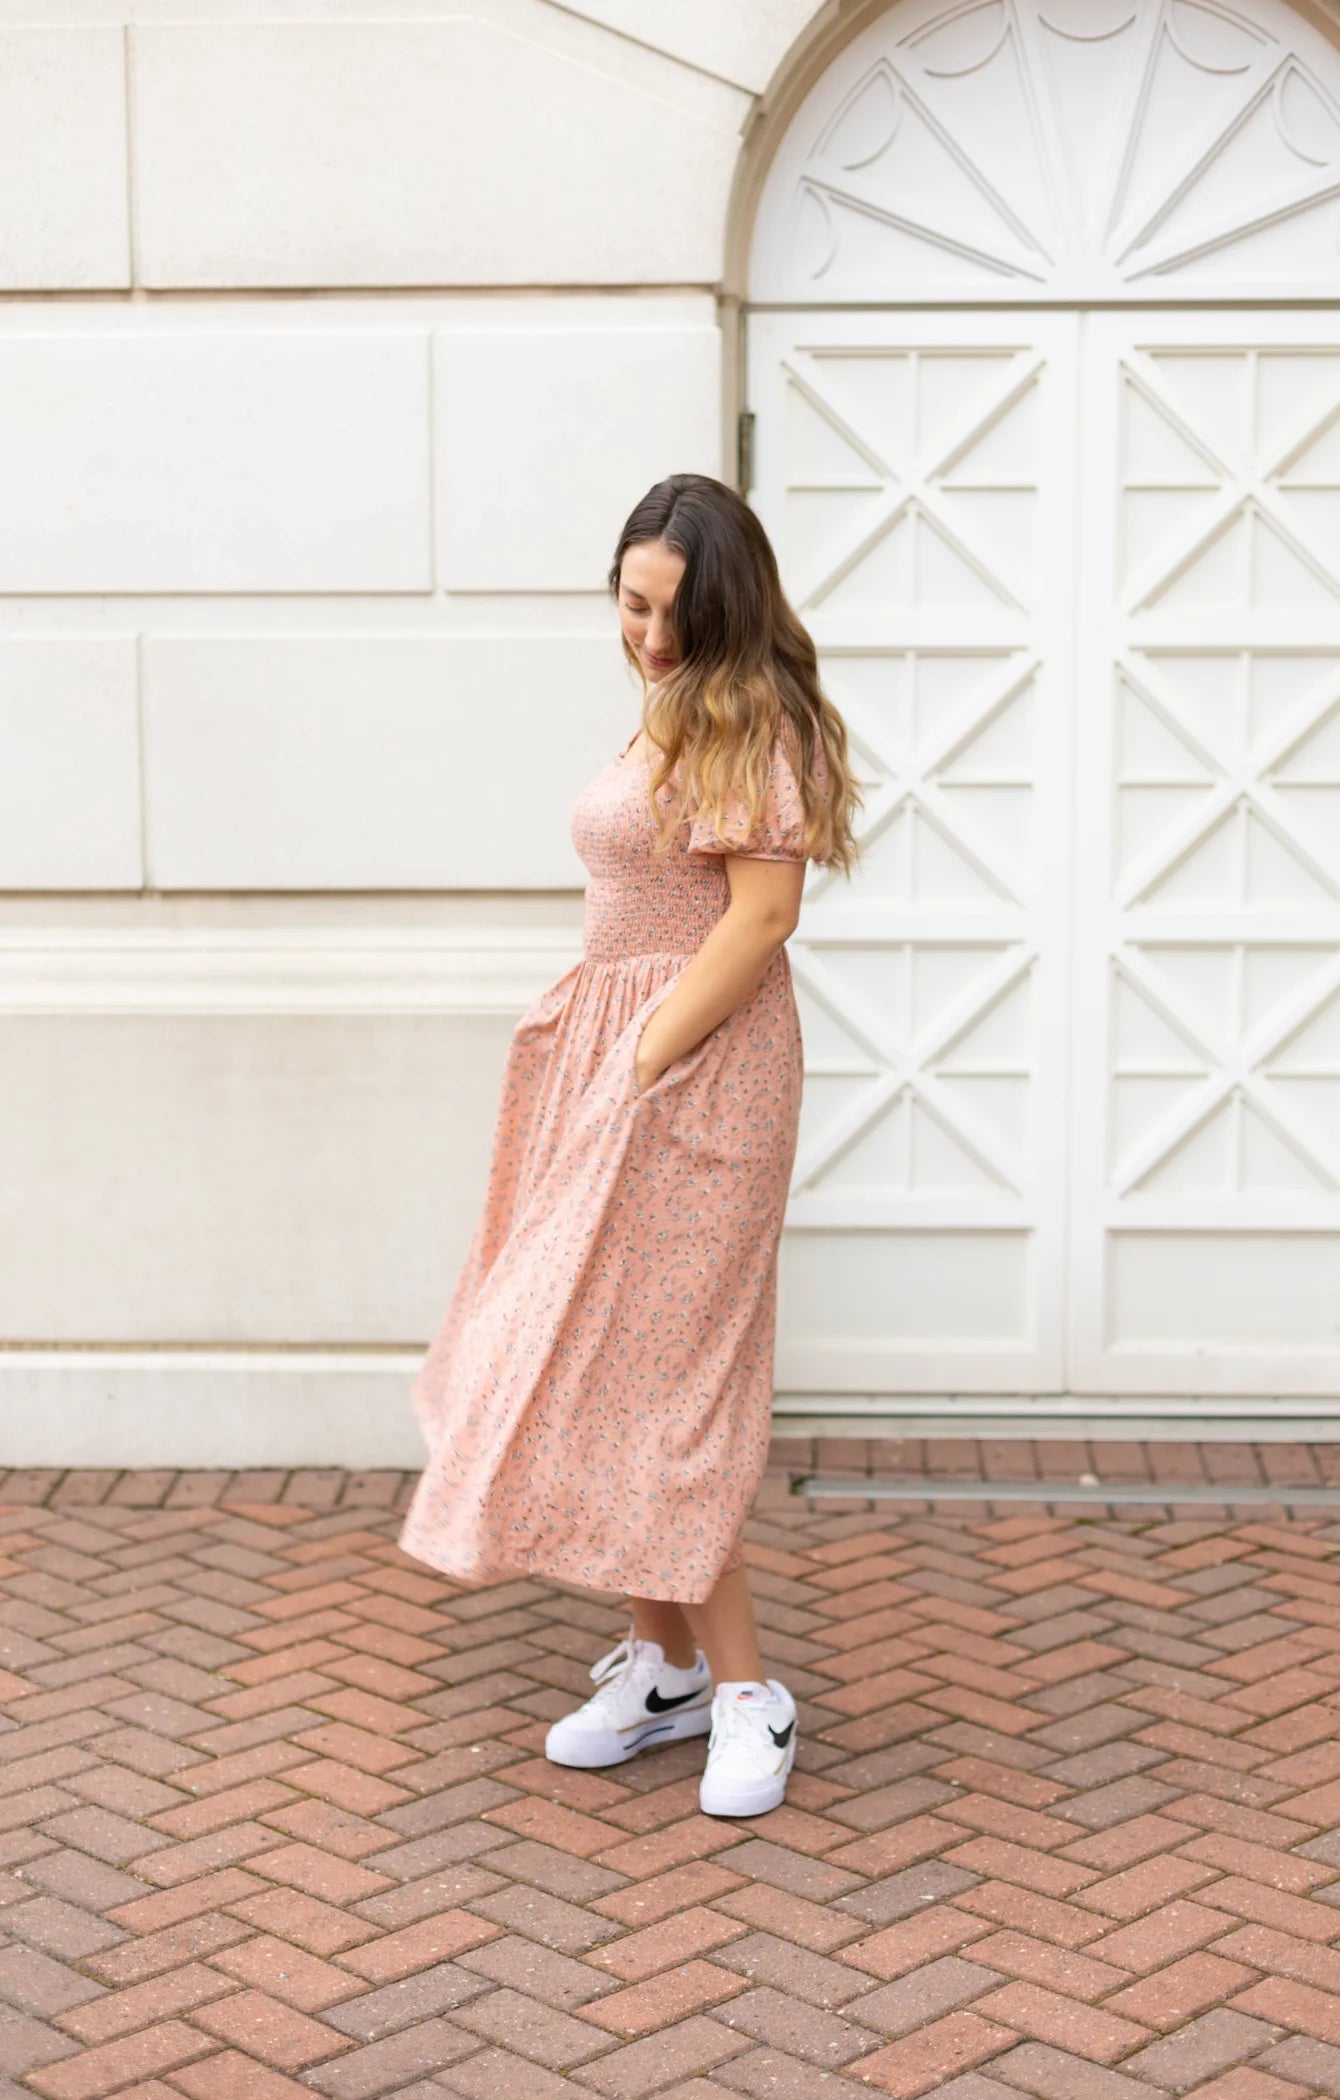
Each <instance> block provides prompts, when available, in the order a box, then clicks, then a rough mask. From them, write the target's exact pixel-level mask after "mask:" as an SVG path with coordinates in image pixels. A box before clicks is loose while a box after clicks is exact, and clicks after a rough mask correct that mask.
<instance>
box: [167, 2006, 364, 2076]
mask: <svg viewBox="0 0 1340 2100" xmlns="http://www.w3.org/2000/svg"><path fill="white" fill-rule="evenodd" d="M192 2019H193V2020H194V2022H195V2024H196V2026H197V2027H203V2028H204V2030H205V2032H206V2033H207V2034H212V2035H216V2036H217V2037H218V2039H219V2040H220V2041H222V2042H227V2043H228V2044H229V2045H230V2046H231V2047H232V2048H235V2049H240V2050H242V2051H243V2052H244V2054H246V2055H247V2056H254V2057H257V2058H259V2060H260V2062H261V2063H263V2064H268V2065H270V2066H271V2068H272V2069H274V2070H277V2071H305V2070H307V2069H308V2068H309V2067H310V2066H311V2065H312V2064H319V2063H324V2062H325V2061H326V2059H327V2058H328V2057H331V2056H339V2055H342V2054H343V2053H344V2051H345V2050H347V2049H352V2048H353V2047H354V2046H355V2045H354V2043H353V2042H352V2041H351V2040H350V2039H349V2037H348V2036H347V2035H343V2034H337V2033H336V2032H335V2030H334V2028H332V2027H327V2026H326V2025H324V2023H323V2022H322V2021H320V2020H309V2019H308V2017H307V2015H306V2013H300V2012H298V2011H297V2010H296V2008H295V2007H293V2006H291V2005H285V2004H283V2003H282V2002H281V2000H280V1999H278V1998H271V1997H270V1996H269V1995H268V1994H267V1993H266V1992H265V1991H256V1990H243V1991H234V1992H233V1993H232V1995H231V1996H230V1997H227V1998H221V1999H219V2001H218V2002H217V2003H216V2004H214V2005H206V2006H202V2007H201V2008H200V2009H199V2010H197V2011H196V2012H195V2013H193V2014H192Z"/></svg>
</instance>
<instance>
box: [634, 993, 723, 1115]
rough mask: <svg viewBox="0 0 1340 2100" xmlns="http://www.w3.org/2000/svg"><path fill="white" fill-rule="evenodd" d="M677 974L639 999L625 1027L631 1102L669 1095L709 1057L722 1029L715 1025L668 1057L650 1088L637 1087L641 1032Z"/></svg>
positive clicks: (719, 1025) (719, 1024)
mask: <svg viewBox="0 0 1340 2100" xmlns="http://www.w3.org/2000/svg"><path fill="white" fill-rule="evenodd" d="M681 975H682V972H681V971H679V970H676V972H675V974H674V976H673V977H671V978H669V979H668V980H667V982H666V983H665V984H660V985H658V986H657V987H656V990H655V991H654V992H653V993H652V995H651V997H650V998H649V999H644V1000H643V1002H642V1004H641V1006H640V1007H639V1008H638V1010H637V1012H636V1014H635V1015H634V1016H633V1019H632V1020H631V1021H630V1022H629V1024H628V1037H627V1044H626V1055H625V1063H626V1068H627V1073H628V1086H629V1091H630V1092H631V1094H632V1096H633V1099H634V1101H650V1100H652V1099H658V1100H659V1099H660V1097H661V1096H662V1095H663V1094H667V1093H670V1092H672V1091H673V1090H674V1089H675V1087H676V1086H678V1085H679V1083H680V1082H681V1081H682V1080H684V1079H687V1078H688V1076H689V1074H690V1073H692V1072H695V1071H696V1070H697V1069H698V1066H699V1065H700V1064H701V1063H702V1062H703V1060H704V1058H706V1057H710V1056H711V1054H712V1050H713V1047H714V1045H715V1043H716V1041H717V1038H718V1036H719V1035H720V1033H721V1030H722V1029H723V1028H724V1026H725V1022H719V1023H718V1025H717V1026H716V1027H715V1028H709V1029H708V1031H707V1034H706V1035H704V1036H700V1037H699V1039H698V1041H697V1042H696V1043H691V1044H690V1045H689V1047H688V1049H687V1050H681V1052H680V1054H679V1056H678V1057H672V1058H671V1060H670V1062H669V1064H668V1065H666V1067H665V1068H664V1070H663V1071H661V1072H659V1073H658V1074H657V1076H656V1078H655V1079H653V1080H652V1082H651V1085H650V1086H644V1087H640V1086H639V1085H638V1083H637V1053H638V1049H639V1046H640V1045H641V1042H642V1036H643V1032H644V1030H645V1028H646V1026H647V1023H648V1021H649V1020H650V1019H651V1017H652V1015H653V1014H654V1013H655V1011H656V1009H657V1007H658V1006H659V1005H660V1003H661V1001H662V999H665V998H667V997H668V996H669V994H670V993H671V992H672V991H673V990H674V988H675V986H676V984H678V982H679V979H680V976H681Z"/></svg>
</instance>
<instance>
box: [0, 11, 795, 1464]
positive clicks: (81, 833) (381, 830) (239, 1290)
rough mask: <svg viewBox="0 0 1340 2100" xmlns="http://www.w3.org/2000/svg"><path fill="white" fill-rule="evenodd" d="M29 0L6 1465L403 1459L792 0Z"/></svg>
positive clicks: (4, 181) (10, 120) (15, 104)
mask: <svg viewBox="0 0 1340 2100" xmlns="http://www.w3.org/2000/svg"><path fill="white" fill-rule="evenodd" d="M36 12H37V11H36V10H34V9H32V8H31V6H30V5H29V6H21V5H19V4H18V0H0V189H2V190H3V194H4V197H5V208H4V211H3V213H0V294H3V297H0V459H2V460H3V461H4V472H3V474H0V1162H3V1166H2V1167H0V1344H2V1345H3V1351H2V1352H0V1366H2V1367H0V1465H2V1464H5V1463H11V1464H25V1463H58V1464H59V1463H66V1464H78V1463H88V1464H109V1463H110V1464H116V1463H121V1464H143V1463H151V1462H161V1463H168V1464H171V1463H183V1464H189V1463H197V1464H199V1463H212V1462H217V1463H235V1464H239V1465H240V1464H245V1463H262V1462H267V1461H268V1462H279V1463H283V1462H286V1461H287V1462H293V1463H300V1462H303V1461H306V1460H324V1461H326V1462H331V1463H335V1462H341V1461H343V1462H347V1463H353V1464H376V1463H386V1464H397V1463H400V1464H413V1463H415V1462H416V1460H417V1458H418V1456H419V1454H420V1449H421V1447H420V1445H419V1442H418V1437H417V1431H416V1430H415V1429H414V1427H413V1426H412V1423H411V1421H410V1416H409V1409H408V1383H409V1379H410V1376H411V1375H412V1371H413V1368H414V1366H415V1364H416V1363H417V1361H418V1358H419V1356H420V1354H421V1352H422V1349H423V1346H424V1345H425V1343H426V1341H427V1338H428V1336H429V1334H430V1332H431V1330H432V1327H433V1325H434V1324H435V1322H436V1320H437V1318H438V1317H439V1315H440V1312H441V1310H442V1308H443V1305H444V1303H445V1299H446V1295H447V1292H448V1290H449V1288H450V1285H451V1282H452V1280H453V1278H454V1273H455V1267H456V1263H457V1262H458V1260H459V1257H460V1254H461V1253H462V1252H463V1250H464V1246H465V1241H466V1237H467V1235H468V1231H469V1229H470V1226H471V1224H472V1222H473V1217H474V1213H475V1210H476V1207H477V1203H478V1199H479V1197H480V1195H481V1193H482V1177H483V1163H484V1158H485V1152H486V1145H487V1139H488V1135H489V1132H490V1128H491V1122H492V1116H493V1110H494V1106H495V1101H496V1090H497V1081H498V1075H499V1067H500V1061H501V1055H502V1049H503V1046H504V1044H505V1041H506V1037H507V1034H508V1032H509V1029H510V1026H511V1023H512V1021H513V1020H514V1018H515V1016H516V1014H517V1013H518V1012H519V1011H520V1010H521V1008H522V1007H523V1006H524V1005H525V1003H526V1002H527V1001H528V1000H529V998H530V997H531V996H533V994H534V992H535V991H537V990H538V989H539V988H540V987H541V985H543V984H544V983H546V982H548V981H550V980H551V979H552V978H553V977H555V976H557V975H558V974H559V972H560V971H561V970H563V969H565V968H566V967H567V966H568V964H569V962H570V961H572V960H573V959H575V956H576V954H577V952H578V943H579V929H580V921H581V909H582V898H581V887H582V883H583V881H584V872H583V870H582V867H581V864H580V862H579V861H578V859H577V857H576V854H575V853H574V851H573V848H572V845H571V841H570V838H569V835H568V818H569V811H570V806H571V801H572V798H573V795H574V794H575V792H576V790H577V788H578V787H579V786H580V785H581V783H582V782H583V781H584V780H585V779H586V778H588V777H589V775H590V773H591V772H593V771H594V770H595V768H596V767H597V766H598V765H600V764H601V763H603V761H604V760H605V759H606V758H607V757H608V756H610V755H611V754H612V752H613V751H615V750H616V749H617V748H618V747H619V745H620V744H621V743H622V742H623V741H624V740H625V738H626V736H627V735H628V734H630V733H631V728H632V726H634V725H635V721H636V694H635V690H634V688H633V687H632V685H631V684H630V682H629V680H628V678H627V675H626V673H625V671H624V668H623V665H622V660H621V656H620V651H619V647H618V643H617V638H616V627H615V622H614V617H613V613H612V610H611V608H610V606H609V604H608V601H607V599H606V596H605V592H604V583H603V578H604V571H605V568H606V566H607V564H608V560H609V556H610V551H611V549H612V546H613V543H614V540H615V537H616V536H617V532H618V529H619V526H620V525H621V523H622V521H623V518H624V516H625V514H626V512H627V511H628V509H629V508H630V507H631V506H632V504H633V503H634V502H635V501H636V500H637V498H638V497H639V496H640V495H641V494H642V493H643V491H644V490H645V488H646V487H647V486H648V485H649V484H650V483H651V482H652V481H653V480H656V479H658V478H660V477H661V476H662V475H664V474H666V473H669V472H672V471H674V470H676V469H683V468H691V469H697V470H701V471H706V472H711V473H720V474H723V475H727V476H728V475H730V474H731V473H732V472H733V460H732V459H729V458H728V456H727V451H728V448H727V447H726V445H725V444H724V442H723V432H724V431H725V430H726V428H727V427H728V424H729V420H730V416H731V413H732V409H733V393H732V382H731V364H730V360H731V341H732V338H731V335H730V331H729V326H728V322H729V316H728V315H727V314H724V313H723V311H722V310H721V308H720V304H719V292H720V289H721V283H722V277H723V268H724V265H723V257H724V255H725V253H726V249H727V243H728V238H729V233H730V226H729V215H730V203H731V195H732V185H733V184H734V183H735V181H736V175H737V167H738V163H739V159H740V154H741V134H742V130H743V128H744V127H745V125H746V124H747V122H748V120H749V118H750V116H751V113H752V112H753V111H754V109H755V107H756V102H757V97H758V95H759V93H760V91H761V90H762V89H763V88H764V87H765V86H766V84H767V82H768V80H769V79H770V78H771V77H772V75H773V73H774V71H775V69H776V67H777V65H778V63H779V61H780V60H781V58H782V57H783V55H784V53H785V52H786V50H787V48H788V46H789V45H790V44H791V43H792V41H793V39H794V38H795V37H796V36H797V35H798V34H799V33H800V32H801V30H802V29H804V27H805V26H806V24H807V23H808V22H809V21H810V19H811V17H815V16H817V15H819V14H820V13H821V12H822V10H820V9H819V8H817V7H816V6H814V5H813V4H812V0H676V4H675V5H674V6H673V7H671V6H667V5H665V4H664V0H591V4H589V5H574V4H571V0H568V4H564V5H549V4H547V0H476V4H474V5H472V6H471V7H469V8H468V9H461V8H452V7H450V6H449V5H447V4H446V0H441V4H428V0H394V4H391V0H359V4H352V0H306V4H303V0H298V4H289V5H286V7H285V9H284V11H283V12H284V19H283V20H282V21H279V20H275V19H274V14H273V11H271V10H269V9H268V8H266V7H264V6H263V5H262V4H261V0H250V4H243V0H173V4H169V0H152V4H151V0H123V4H120V5H117V4H115V0H48V4H46V5H44V7H43V8H42V10H41V19H40V23H37V24H34V22H33V15H34V14H35V13H36Z"/></svg>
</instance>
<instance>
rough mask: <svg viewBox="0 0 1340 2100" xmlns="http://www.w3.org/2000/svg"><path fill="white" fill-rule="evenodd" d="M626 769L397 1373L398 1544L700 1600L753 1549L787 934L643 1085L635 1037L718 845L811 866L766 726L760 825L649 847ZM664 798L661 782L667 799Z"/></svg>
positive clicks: (764, 1417) (512, 1054) (697, 906)
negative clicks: (453, 1246) (406, 1448)
mask: <svg viewBox="0 0 1340 2100" xmlns="http://www.w3.org/2000/svg"><path fill="white" fill-rule="evenodd" d="M647 787H648V767H647V762H646V760H645V759H643V758H641V757H634V758H629V757H628V756H626V755H625V756H622V757H620V758H617V759H613V760H611V761H610V762H609V764H608V765H606V766H605V767H604V768H602V770H601V771H600V772H599V773H598V774H597V775H596V777H595V778H594V780H592V781H590V782H589V783H588V785H587V786H586V787H585V788H584V789H583V790H582V793H581V794H580V796H579V797H578V799H577V802H576V805H575V807H574V809H573V812H572V825H571V829H572V839H573V843H574V845H575V847H576V849H577V851H578V853H579V854H580V856H581V858H582V860H583V862H584V864H585V866H586V868H587V871H588V876H589V881H588V886H587V892H586V909H585V920H584V925H583V935H582V959H581V961H580V962H578V963H577V964H575V965H574V967H573V968H572V969H570V970H568V971H567V972H565V974H564V975H563V976H562V977H560V978H559V979H558V980H557V982H556V983H554V984H552V985H550V986H549V987H548V989H547V990H545V991H544V992H542V993H541V994H540V996H539V998H538V999H537V1000H535V1001H534V1003H533V1004H532V1005H531V1007H530V1008H529V1010H528V1011H527V1012H526V1013H525V1014H523V1016H522V1018H521V1020H520V1021H519V1022H518V1023H517V1026H516V1028H515V1030H514V1031H513V1035H512V1040H511V1043H510V1045H509V1048H508V1051H507V1056H506V1061H505V1066H504V1072H503V1083H502V1096H501V1102H500V1105H499V1110H498V1117H497V1124H496V1129H495V1132H494V1140H493V1150H492V1156H491V1161H490V1166H489V1172H488V1180H487V1186H486V1190H485V1196H484V1204H483V1210H482V1213H481V1215H480V1218H479V1221H478V1224H477V1227H476V1229H475V1233H474V1237H473V1240H472V1242H471V1245H470V1247H469V1250H468V1252H467V1255H466V1258H465V1261H464V1264H463V1267H462V1269H461V1271H460V1274H459V1276H458V1278H457V1282H456V1286H455V1289H454V1291H453V1293H452V1296H451V1299H450V1303H449V1305H448V1307H447V1310H446V1313H445V1315H444V1318H443V1321H442V1324H441V1327H440V1328H439V1330H438V1333H437V1335H436V1337H435V1338H434V1340H433V1342H432V1344H431V1346H430V1348H429V1350H428V1353H427V1356H426V1358H425V1359H424V1362H423V1364H422V1366H421V1368H420V1370H419V1373H418V1375H417V1377H416V1379H415V1381H414V1385H413V1387H412V1393H411V1397H412V1403H413V1407H414V1410H415V1414H416V1416H417V1419H418V1422H419V1425H420V1428H421V1429H422V1431H423V1434H424V1438H425V1441H426V1443H427V1446H428V1460H427V1463H426V1465H425V1467H424V1470H423V1473H422V1474H421V1476H420V1478H419V1481H418V1484H417V1486H416V1488H415V1492H414V1496H413V1499H412V1501H411V1503H410V1506H409V1510H408V1513H407V1515H406V1519H405V1524H404V1528H403V1531H402V1533H401V1538H400V1543H401V1545H402V1547H403V1548H404V1550H405V1551H406V1552H407V1553H410V1554H413V1555H414V1557H415V1558H416V1559H418V1560H422V1561H424V1562H426V1563H427V1564H428V1565H429V1566H431V1567H436V1568H439V1569H441V1570H443V1571H444V1572H445V1573H447V1574H449V1575H452V1576H455V1577H456V1578H457V1579H463V1580H466V1581H470V1582H475V1581H478V1582H485V1581H492V1580H496V1579H498V1578H499V1577H503V1576H508V1575H514V1574H517V1573H521V1572H529V1573H534V1574H540V1575H548V1576H553V1577H556V1578H557V1579H559V1580H561V1581H565V1582H572V1583H575V1584H579V1585H584V1586H586V1587H589V1588H593V1589H600V1590H607V1591H621V1592H624V1593H627V1594H629V1595H633V1596H641V1597H658V1598H667V1599H674V1600H677V1601H680V1602H687V1603H696V1602H701V1601H703V1600H705V1599H706V1598H707V1597H708V1596H709V1595H710V1594H711V1591H712V1589H713V1587H714V1586H715V1584H716V1582H717V1581H718V1579H719V1578H720V1577H721V1575H723V1574H724V1573H726V1572H727V1571H728V1570H729V1569H731V1568H733V1567H736V1566H738V1565H739V1564H740V1561H741V1558H742V1556H741V1552H740V1529H741V1526H742V1524H743V1522H744V1519H745V1517H746V1516H747V1514H748V1512H749V1507H750V1504H751V1503H752V1501H753V1497H754V1494H755V1491H756V1489H757V1486H758V1483H759V1479H760V1477H761V1475H762V1472H763V1468H764V1464H765V1462H766V1457H767V1449H768V1441H769V1434H770V1426H771V1407H772V1374H773V1349H774V1336H775V1325H776V1281H777V1250H778V1244H779V1240H780V1234H781V1225H782V1216H783V1212H784V1210H785V1206H786V1198H787V1192H788V1189H789V1186H790V1179H791V1171H792V1167H793V1164H794V1159H795V1150H796V1136H797V1124H798V1118H799V1112H800V1094H801V1070H802V1044H801V1033H800V1020H799V1015H798V1012H797V1009H796V1001H795V994H794V991H793V988H792V983H791V971H790V962H789V958H788V956H787V952H786V949H785V947H781V948H779V949H778V950H777V952H776V954H775V955H774V956H773V958H772V961H771V962H770V963H769V965H768V969H767V972H766V974H765V976H764V978H763V980H762V982H761V983H760V984H759V986H758V988H757V989H756V990H755V991H754V992H753V993H752V994H751V995H750V996H749V997H748V998H747V999H746V1000H745V1001H744V1002H743V1003H742V1004H741V1005H740V1006H738V1007H737V1008H736V1009H735V1010H734V1012H733V1013H731V1014H728V1015H727V1017H726V1019H725V1020H724V1021H722V1022H721V1023H720V1024H719V1025H718V1026H717V1027H715V1028H713V1029H712V1030H711V1031H710V1032H709V1033H708V1034H707V1035H706V1036H704V1037H703V1038H702V1040H701V1041H700V1042H698V1043H696V1044H694V1045H693V1047H692V1048H691V1049H689V1050H688V1051H687V1052H685V1054H684V1055H683V1056H681V1057H678V1058H676V1059H674V1060H673V1062H672V1063H671V1064H669V1065H668V1066H667V1067H666V1069H665V1071H664V1072H663V1073H662V1074H661V1076H660V1077H659V1078H658V1079H656V1080H655V1081H653V1083H652V1084H651V1085H650V1086H649V1087H647V1088H645V1089H643V1090H642V1091H641V1092H639V1090H638V1087H637V1082H636V1076H635V1070H634V1058H635V1054H636V1050H637V1045H638V1040H639V1038H640V1036H641V1034H642V1030H643V1028H644V1027H645V1025H646V1022H647V1020H648V1018H649V1017H650V1015H651V1014H652V1013H653V1012H654V1011H655V1008H656V1007H657V1005H658V1004H659V1003H660V1001H661V1000H662V999H664V998H665V997H666V996H667V995H668V993H669V992H670V991H671V990H672V989H673V987H674V984H675V982H676V980H677V978H678V977H679V975H680V973H681V972H682V970H683V969H684V967H685V966H686V964H687V963H688V962H689V961H691V959H692V957H693V955H694V953H695V952H696V950H697V948H698V947H699V945H700V944H701V942H702V940H703V939H704V938H705V936H706V935H707V934H708V933H709V932H710V931H711V929H712V927H713V926H714V925H715V923H716V921H717V919H718V918H720V916H721V914H722V912H723V911H724V910H725V909H726V907H727V905H728V904H729V902H730V890H729V884H728V881H727V875H726V868H725V862H724V858H723V856H724V855H725V854H726V853H744V854H747V855H750V856H757V857H759V858H764V859H775V860H799V859H803V858H804V857H805V856H804V846H803V839H802V830H803V808H802V804H801V799H800V792H799V788H798V786H797V784H796V780H795V776H794V774H793V773H792V771H791V769H790V766H789V764H788V762H787V759H786V756H785V753H784V752H783V749H782V746H781V743H780V741H779V742H778V744H777V746H776V749H775V751H774V756H773V763H772V771H771V776H770V782H769V790H768V802H767V808H766V811H765V815H764V818H763V821H762V822H761V823H760V824H759V826H758V827H757V829H756V831H755V832H754V833H753V834H752V835H751V836H749V837H747V838H746V837H744V836H743V831H744V824H743V818H742V816H740V814H739V812H738V811H737V812H736V814H735V816H734V818H733V819H732V822H731V824H728V826H727V837H726V839H714V838H713V837H712V836H711V831H710V825H709V824H708V821H707V820H706V819H696V820H692V821H686V822H683V823H681V825H680V827H679V830H678V832H677V833H676V835H675V838H674V841H673V843H672V847H671V850H670V853H669V854H668V855H667V856H666V857H665V858H658V859H656V860H655V861H653V857H652V847H653V844H654V841H655V835H656V832H655V825H654V823H653V820H652V815H651V809H650V806H649V804H648V799H647ZM671 792H672V790H671V787H670V785H669V784H667V786H666V787H664V788H662V789H661V790H660V794H661V797H662V799H663V800H668V799H669V797H670V795H671Z"/></svg>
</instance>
